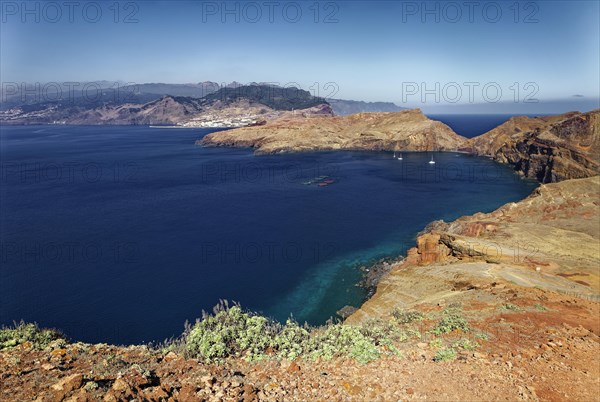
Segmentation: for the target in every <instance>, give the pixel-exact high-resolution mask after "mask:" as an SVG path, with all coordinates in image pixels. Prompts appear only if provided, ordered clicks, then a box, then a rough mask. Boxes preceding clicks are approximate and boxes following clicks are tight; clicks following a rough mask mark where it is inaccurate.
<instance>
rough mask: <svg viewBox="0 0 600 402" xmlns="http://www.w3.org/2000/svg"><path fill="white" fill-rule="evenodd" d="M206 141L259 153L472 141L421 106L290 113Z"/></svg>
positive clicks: (421, 147)
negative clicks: (302, 115)
mask: <svg viewBox="0 0 600 402" xmlns="http://www.w3.org/2000/svg"><path fill="white" fill-rule="evenodd" d="M197 144H199V145H204V146H234V147H252V148H254V149H255V150H256V153H261V154H272V153H280V152H302V151H322V150H372V151H450V150H458V149H462V148H464V147H466V146H467V145H468V141H467V139H465V138H463V137H461V136H459V135H457V134H456V133H454V131H452V129H450V127H448V126H446V125H445V124H443V123H441V122H439V121H435V120H431V119H429V118H427V117H426V116H425V115H424V114H423V113H422V112H421V111H420V110H419V109H414V110H406V111H401V112H396V113H358V114H353V115H350V116H344V117H333V118H331V117H327V118H312V119H300V118H297V117H296V116H293V115H292V116H286V117H285V118H281V119H276V120H272V121H270V122H268V123H267V124H265V125H263V126H260V127H244V128H240V129H236V130H232V131H223V132H218V133H212V134H209V135H207V136H205V137H204V138H203V139H202V140H199V141H198V142H197Z"/></svg>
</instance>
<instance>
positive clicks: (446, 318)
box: [431, 306, 469, 335]
mask: <svg viewBox="0 0 600 402" xmlns="http://www.w3.org/2000/svg"><path fill="white" fill-rule="evenodd" d="M457 330H459V331H463V332H468V331H469V323H468V322H467V320H465V319H464V318H463V316H462V315H461V310H460V307H458V306H449V307H448V308H447V309H446V310H444V312H443V313H442V319H441V320H440V321H439V322H438V323H437V325H436V326H435V327H434V328H433V329H432V330H431V333H433V334H435V335H443V334H448V333H450V332H452V331H457Z"/></svg>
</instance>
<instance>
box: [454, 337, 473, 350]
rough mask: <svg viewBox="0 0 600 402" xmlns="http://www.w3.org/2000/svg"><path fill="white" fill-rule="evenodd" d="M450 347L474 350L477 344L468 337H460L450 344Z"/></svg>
mask: <svg viewBox="0 0 600 402" xmlns="http://www.w3.org/2000/svg"><path fill="white" fill-rule="evenodd" d="M452 347H453V348H455V349H464V350H475V349H477V348H478V347H479V344H478V343H477V342H472V341H471V340H469V339H462V340H460V341H458V342H456V343H455V344H454V345H452Z"/></svg>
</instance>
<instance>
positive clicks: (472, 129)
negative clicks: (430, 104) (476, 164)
mask: <svg viewBox="0 0 600 402" xmlns="http://www.w3.org/2000/svg"><path fill="white" fill-rule="evenodd" d="M513 116H514V115H511V114H427V117H429V118H430V119H433V120H439V121H441V122H442V123H444V124H446V125H448V126H449V127H450V128H451V129H452V130H454V132H456V133H457V134H459V135H462V136H463V137H467V138H473V137H477V136H478V135H481V134H485V133H487V132H488V131H490V130H491V129H493V128H496V127H498V126H499V125H500V124H502V123H504V122H506V121H507V120H508V119H510V118H511V117H513ZM524 116H529V117H535V116H541V115H532V114H530V115H524Z"/></svg>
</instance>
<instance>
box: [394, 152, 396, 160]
mask: <svg viewBox="0 0 600 402" xmlns="http://www.w3.org/2000/svg"><path fill="white" fill-rule="evenodd" d="M394 159H396V151H394Z"/></svg>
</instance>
